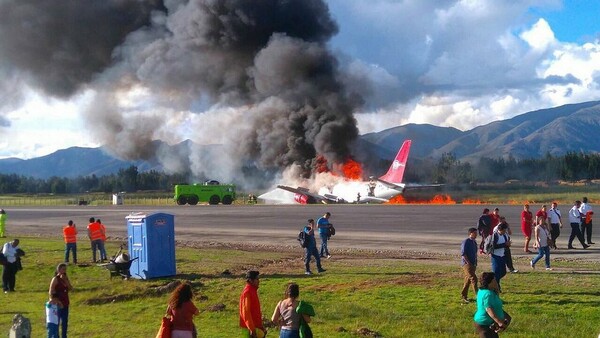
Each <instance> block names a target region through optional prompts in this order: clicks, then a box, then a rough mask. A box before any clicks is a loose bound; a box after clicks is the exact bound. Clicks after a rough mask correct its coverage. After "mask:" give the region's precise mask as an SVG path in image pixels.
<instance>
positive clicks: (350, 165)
mask: <svg viewBox="0 0 600 338" xmlns="http://www.w3.org/2000/svg"><path fill="white" fill-rule="evenodd" d="M342 173H343V175H344V177H345V178H349V179H351V180H359V179H361V178H362V166H361V165H360V163H358V162H356V161H355V160H353V159H351V158H349V159H348V160H347V161H346V163H344V164H343V165H342Z"/></svg>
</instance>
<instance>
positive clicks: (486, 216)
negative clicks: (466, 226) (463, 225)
mask: <svg viewBox="0 0 600 338" xmlns="http://www.w3.org/2000/svg"><path fill="white" fill-rule="evenodd" d="M477 231H479V235H480V236H481V244H479V253H480V254H483V243H484V242H485V238H486V237H487V236H489V235H491V234H492V217H491V216H490V209H488V208H485V209H483V214H482V215H481V216H480V217H479V221H478V222H477Z"/></svg>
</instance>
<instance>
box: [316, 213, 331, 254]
mask: <svg viewBox="0 0 600 338" xmlns="http://www.w3.org/2000/svg"><path fill="white" fill-rule="evenodd" d="M329 217H331V213H329V212H326V213H325V215H323V217H321V218H319V220H317V228H318V229H319V237H321V253H320V256H321V257H323V258H329V257H331V255H330V254H329V249H328V248H327V240H328V239H329V228H330V227H331V225H332V224H331V223H329Z"/></svg>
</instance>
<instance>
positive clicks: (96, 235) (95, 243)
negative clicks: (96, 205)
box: [87, 217, 102, 263]
mask: <svg viewBox="0 0 600 338" xmlns="http://www.w3.org/2000/svg"><path fill="white" fill-rule="evenodd" d="M87 231H88V238H89V239H90V243H91V245H92V262H93V263H96V250H100V246H101V245H102V230H101V228H100V224H98V223H96V220H95V219H94V217H90V223H89V224H88V226H87Z"/></svg>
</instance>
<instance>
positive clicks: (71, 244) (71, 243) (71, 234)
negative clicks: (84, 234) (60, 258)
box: [63, 220, 77, 264]
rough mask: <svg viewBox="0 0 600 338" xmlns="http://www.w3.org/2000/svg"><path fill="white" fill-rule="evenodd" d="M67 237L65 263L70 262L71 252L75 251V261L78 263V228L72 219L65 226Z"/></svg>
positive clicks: (65, 236)
mask: <svg viewBox="0 0 600 338" xmlns="http://www.w3.org/2000/svg"><path fill="white" fill-rule="evenodd" d="M63 237H64V239H65V263H69V252H71V251H72V252H73V263H75V264H77V228H76V227H75V223H73V221H72V220H69V223H67V225H65V226H64V227H63Z"/></svg>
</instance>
